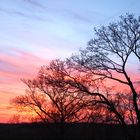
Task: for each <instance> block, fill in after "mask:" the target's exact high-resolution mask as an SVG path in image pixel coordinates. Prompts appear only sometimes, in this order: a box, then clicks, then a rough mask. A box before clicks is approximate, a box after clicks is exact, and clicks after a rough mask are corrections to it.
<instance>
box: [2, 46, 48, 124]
mask: <svg viewBox="0 0 140 140" xmlns="http://www.w3.org/2000/svg"><path fill="white" fill-rule="evenodd" d="M10 51H11V54H10V53H8V54H7V53H4V52H1V53H0V106H1V108H0V114H1V115H0V121H4V118H5V120H7V119H8V118H7V117H6V116H10V115H9V113H8V112H6V110H7V109H6V107H7V106H8V105H9V101H10V99H11V98H13V97H15V96H17V95H19V94H23V93H24V91H25V86H24V84H23V83H22V82H21V80H20V79H21V78H25V79H30V78H33V77H35V76H36V74H37V72H38V70H39V69H40V66H42V65H44V64H46V63H47V62H48V61H47V60H45V59H42V58H40V57H38V56H36V55H34V54H32V53H29V52H25V51H21V50H18V49H11V50H10Z"/></svg>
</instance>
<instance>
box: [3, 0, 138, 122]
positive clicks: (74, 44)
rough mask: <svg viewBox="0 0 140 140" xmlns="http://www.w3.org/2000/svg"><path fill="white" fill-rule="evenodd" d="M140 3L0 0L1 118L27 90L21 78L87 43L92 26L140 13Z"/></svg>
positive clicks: (8, 114) (7, 115)
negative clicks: (121, 16)
mask: <svg viewBox="0 0 140 140" xmlns="http://www.w3.org/2000/svg"><path fill="white" fill-rule="evenodd" d="M139 7H140V1H139V0H0V122H7V121H8V120H9V119H10V117H11V115H12V114H13V112H12V111H10V110H9V106H10V104H9V102H10V100H11V99H12V98H14V97H15V96H17V95H21V94H24V93H25V89H26V87H25V85H24V84H23V83H22V82H21V79H22V78H25V79H26V78H27V79H29V78H32V77H34V76H35V75H36V74H37V71H38V70H39V68H40V67H41V66H42V65H45V64H47V63H48V62H49V61H50V60H52V59H56V58H62V59H63V58H66V57H69V56H71V54H72V53H76V52H77V51H78V50H79V48H84V47H86V45H87V41H89V40H90V39H91V38H92V37H93V28H94V27H100V26H102V25H107V24H108V23H109V22H112V21H115V20H117V19H118V17H119V16H120V15H124V14H125V13H133V14H135V15H138V14H139Z"/></svg>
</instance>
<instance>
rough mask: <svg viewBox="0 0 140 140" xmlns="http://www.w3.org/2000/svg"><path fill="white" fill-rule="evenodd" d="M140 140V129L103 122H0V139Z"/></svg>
mask: <svg viewBox="0 0 140 140" xmlns="http://www.w3.org/2000/svg"><path fill="white" fill-rule="evenodd" d="M133 139H134V140H140V130H139V129H138V128H137V127H136V126H128V128H127V130H126V129H124V128H122V127H120V126H117V125H101V124H88V123H78V124H65V125H63V126H62V125H60V124H45V125H44V124H37V123H34V124H0V140H133Z"/></svg>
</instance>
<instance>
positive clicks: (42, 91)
mask: <svg viewBox="0 0 140 140" xmlns="http://www.w3.org/2000/svg"><path fill="white" fill-rule="evenodd" d="M66 73H67V70H66V68H65V65H64V62H62V61H60V60H53V61H52V62H51V63H50V64H49V65H47V66H43V67H42V68H41V70H40V71H39V73H38V76H37V78H36V79H33V80H22V81H23V82H24V83H25V84H26V85H27V87H28V89H27V90H26V94H25V95H21V96H17V97H15V98H14V99H13V100H12V104H13V105H14V106H15V107H17V108H19V109H20V110H21V111H22V109H23V111H24V110H25V111H27V109H29V110H31V111H33V112H35V113H36V114H37V116H38V117H39V118H40V119H41V120H43V121H44V122H60V123H65V122H79V121H82V120H83V119H84V118H85V115H86V114H85V113H84V112H85V111H82V110H83V109H85V108H86V107H87V106H89V104H90V102H89V100H87V97H86V96H85V95H84V94H79V93H78V92H75V91H74V92H72V90H71V91H69V87H68V85H67V84H66V83H65V82H62V81H63V80H64V79H65V78H67V77H66Z"/></svg>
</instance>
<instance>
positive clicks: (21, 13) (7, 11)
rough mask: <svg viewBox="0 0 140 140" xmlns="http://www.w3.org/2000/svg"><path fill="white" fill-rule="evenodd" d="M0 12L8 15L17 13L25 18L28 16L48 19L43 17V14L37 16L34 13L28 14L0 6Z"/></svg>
mask: <svg viewBox="0 0 140 140" xmlns="http://www.w3.org/2000/svg"><path fill="white" fill-rule="evenodd" d="M0 12H3V13H6V14H9V15H18V16H21V17H25V18H30V19H34V20H39V21H43V22H44V21H50V19H48V18H46V17H43V16H38V15H35V14H29V13H25V12H21V11H18V10H15V9H6V8H5V9H4V8H1V7H0Z"/></svg>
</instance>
